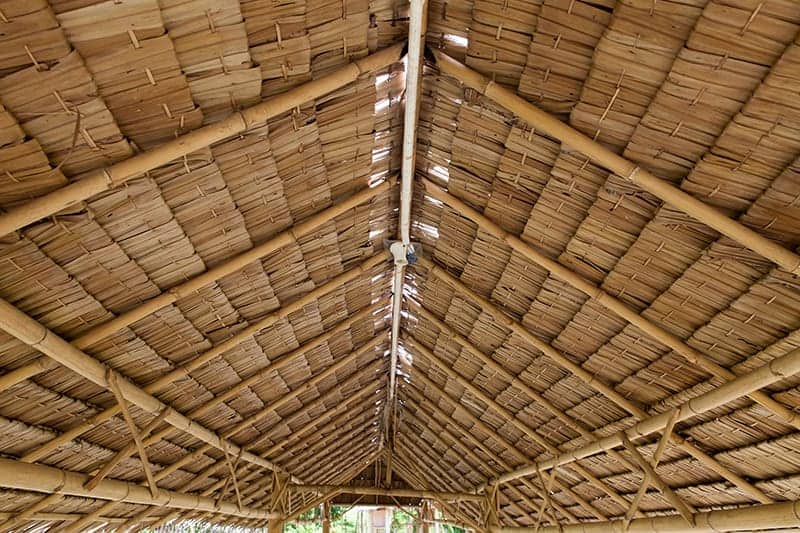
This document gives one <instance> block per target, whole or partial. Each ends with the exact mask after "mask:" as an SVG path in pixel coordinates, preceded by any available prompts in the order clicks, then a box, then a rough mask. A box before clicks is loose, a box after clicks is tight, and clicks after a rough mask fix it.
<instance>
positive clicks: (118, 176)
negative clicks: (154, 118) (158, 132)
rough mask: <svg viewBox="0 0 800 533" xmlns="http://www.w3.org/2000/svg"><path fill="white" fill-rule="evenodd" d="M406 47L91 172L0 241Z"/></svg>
mask: <svg viewBox="0 0 800 533" xmlns="http://www.w3.org/2000/svg"><path fill="white" fill-rule="evenodd" d="M404 48H405V43H400V44H397V45H394V46H391V47H388V48H384V49H383V50H380V51H378V52H375V53H374V54H371V55H368V56H367V57H364V58H362V59H358V60H356V61H353V62H352V63H349V64H348V65H345V66H344V67H342V68H340V69H338V70H336V71H334V72H332V73H330V74H328V75H325V76H322V77H320V78H317V79H315V80H312V81H309V82H307V83H305V84H303V85H300V86H298V87H295V88H294V89H291V90H289V91H286V92H285V93H282V94H280V95H277V96H275V97H273V98H270V99H269V100H267V101H265V102H261V103H260V104H256V105H254V106H252V107H248V108H247V109H244V110H242V111H239V112H235V113H233V114H232V115H230V116H229V117H227V118H226V119H224V120H222V121H220V122H216V123H214V124H210V125H208V126H204V127H202V128H199V129H196V130H194V131H192V132H189V133H187V134H185V135H181V136H180V137H177V138H176V139H174V140H172V141H169V142H167V143H164V144H162V145H160V146H158V147H156V148H153V149H152V150H148V151H146V152H142V153H139V154H137V155H135V156H133V157H130V158H128V159H126V160H124V161H120V162H119V163H115V164H113V165H111V166H108V167H106V168H104V169H101V170H98V171H95V172H92V173H91V174H89V175H88V176H85V177H83V178H81V179H80V180H79V181H76V182H74V183H71V184H70V185H67V186H65V187H62V188H60V189H57V190H55V191H53V192H51V193H48V194H45V195H44V196H40V197H38V198H36V199H34V200H31V201H29V202H26V203H24V204H22V205H20V206H18V207H15V208H13V209H10V210H9V211H8V212H7V213H5V214H4V215H2V216H0V236H2V235H6V234H8V233H11V232H12V231H16V230H18V229H20V228H22V227H24V226H27V225H28V224H31V223H33V222H36V221H37V220H41V219H43V218H47V217H48V216H50V215H52V214H54V213H58V212H59V211H61V210H62V209H66V208H68V207H70V206H73V205H76V204H78V203H79V202H82V201H83V200H86V199H87V198H91V197H92V196H94V195H96V194H99V193H101V192H103V191H106V190H109V189H112V188H114V187H117V186H119V185H122V184H123V183H125V182H126V181H128V180H130V179H131V178H134V177H136V176H139V175H141V174H143V173H145V172H147V171H150V170H153V169H154V168H156V167H159V166H161V165H163V164H165V163H168V162H170V161H173V160H175V159H178V158H179V157H182V156H184V155H186V154H189V153H191V152H194V151H196V150H200V149H201V148H205V147H207V146H210V145H212V144H214V143H215V142H218V141H222V140H224V139H227V138H228V137H232V136H234V135H237V134H239V133H242V132H244V131H246V130H248V129H250V128H252V127H255V126H258V125H260V124H263V123H264V122H266V121H267V120H269V119H270V118H273V117H276V116H278V115H280V114H281V113H284V112H286V111H290V110H292V109H294V108H295V107H298V106H300V105H301V104H304V103H306V102H309V101H312V100H315V99H316V98H318V97H320V96H323V95H325V94H328V93H330V92H333V91H335V90H336V89H339V88H340V87H343V86H345V85H347V84H348V83H351V82H353V81H355V80H357V79H358V78H359V77H360V76H361V75H363V74H366V73H369V72H373V71H375V70H378V69H381V68H384V67H387V66H389V65H391V64H392V63H395V62H397V61H399V60H400V57H401V54H402V53H403V50H404Z"/></svg>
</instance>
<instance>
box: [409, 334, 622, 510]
mask: <svg viewBox="0 0 800 533" xmlns="http://www.w3.org/2000/svg"><path fill="white" fill-rule="evenodd" d="M402 339H403V341H404V343H406V344H408V346H409V348H410V351H411V352H412V353H414V352H417V353H420V354H421V355H423V356H424V357H425V359H427V360H428V361H429V362H430V363H431V364H432V365H433V366H434V367H436V368H438V369H439V370H440V371H441V372H443V373H444V374H446V375H447V376H449V377H450V379H453V380H455V381H456V383H458V384H459V385H461V386H462V387H464V389H465V390H467V391H468V392H469V393H470V394H472V395H473V396H475V397H476V398H477V399H478V400H480V401H481V402H482V403H484V404H486V405H487V406H488V407H491V408H492V409H493V410H495V411H496V412H498V413H500V415H501V418H503V419H504V420H506V421H508V422H509V423H510V424H513V425H514V426H515V427H516V428H517V429H518V430H519V431H520V432H521V433H522V434H523V435H526V436H527V437H528V438H529V439H531V440H532V441H534V442H535V443H537V444H538V445H539V446H541V447H542V448H543V449H544V450H545V452H547V453H549V454H551V455H558V454H559V452H560V450H558V449H557V448H556V447H555V446H553V445H551V444H550V443H548V442H547V441H546V440H545V439H544V438H543V437H542V436H541V435H539V434H538V433H536V432H534V431H533V430H532V429H531V428H529V427H528V426H526V425H525V424H523V423H522V422H521V421H520V420H519V419H518V418H517V417H516V416H514V415H513V413H511V412H510V411H509V410H508V409H506V408H505V407H503V406H501V405H500V404H499V403H497V402H496V401H494V400H493V399H492V398H490V397H489V395H488V394H485V393H484V392H483V391H481V390H480V389H479V388H478V387H476V386H475V385H473V384H472V383H471V382H470V381H469V380H467V379H466V378H464V377H463V376H461V375H460V374H459V373H458V372H456V371H455V370H454V369H452V368H451V367H450V366H448V365H446V364H445V363H444V362H443V361H442V360H441V359H440V358H439V357H437V356H436V354H435V353H433V351H431V350H430V349H429V348H428V347H427V346H424V345H423V344H421V343H420V342H419V341H418V340H417V339H416V338H414V337H413V336H412V335H403V336H402ZM498 437H499V435H498ZM503 442H508V441H507V439H503ZM508 443H509V444H511V442H508ZM572 466H573V467H575V470H576V471H577V472H578V474H579V475H581V476H583V477H584V478H586V479H587V480H589V481H590V482H591V480H592V479H595V480H596V481H598V483H600V484H601V485H604V484H603V483H601V482H600V481H599V480H597V478H595V477H594V476H592V474H591V473H589V472H588V471H586V469H584V468H583V467H582V466H580V465H572ZM556 487H557V488H558V489H559V490H560V491H561V492H563V493H564V494H566V495H567V496H569V497H570V498H572V499H573V500H574V501H575V502H577V503H578V505H580V506H581V507H583V508H584V509H585V510H586V511H588V512H589V513H591V514H593V515H594V516H595V517H597V518H598V519H600V520H606V519H607V517H606V516H605V515H604V514H603V513H602V512H600V511H599V510H598V509H595V508H594V507H592V506H591V505H590V504H589V503H588V502H587V501H586V500H584V499H583V498H582V497H580V496H579V495H577V494H576V493H575V492H574V491H573V490H572V489H571V488H570V487H568V486H566V485H564V484H562V483H561V482H558V481H557V482H556ZM598 488H599V487H598Z"/></svg>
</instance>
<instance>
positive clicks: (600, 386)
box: [417, 256, 772, 503]
mask: <svg viewBox="0 0 800 533" xmlns="http://www.w3.org/2000/svg"><path fill="white" fill-rule="evenodd" d="M417 264H418V265H421V266H424V267H425V268H427V269H429V271H431V272H433V273H434V274H435V275H436V276H437V277H439V278H440V279H441V280H443V281H444V282H445V283H448V284H449V285H451V286H452V287H453V288H455V289H456V290H457V291H458V292H460V293H462V294H464V295H466V296H467V297H468V298H469V299H470V300H471V301H472V302H474V303H476V304H477V305H479V306H480V307H481V309H483V310H484V311H486V312H487V313H489V314H491V315H492V316H493V317H494V318H495V320H497V321H498V322H500V323H501V324H502V325H503V326H505V327H506V328H508V329H509V330H511V332H513V333H514V334H516V335H518V336H519V337H520V338H522V339H523V340H524V341H525V342H527V343H528V344H530V345H531V346H533V347H534V348H535V349H537V350H539V351H540V352H542V353H543V354H544V355H546V356H547V357H549V358H550V359H551V360H552V361H553V362H555V363H556V364H558V365H559V366H560V367H561V368H563V369H565V370H567V371H568V372H570V373H572V374H573V375H574V376H576V377H577V378H578V379H580V380H581V381H583V382H584V383H585V384H586V385H588V386H589V387H591V388H593V389H594V390H596V391H598V392H599V393H600V394H602V395H603V396H605V397H606V398H608V399H609V400H611V401H612V402H614V403H615V404H616V405H618V406H619V407H621V408H622V409H624V410H626V411H627V412H629V413H631V414H632V415H633V416H634V417H636V418H637V419H639V420H642V419H644V418H646V417H647V413H646V412H645V410H644V409H643V408H642V407H640V406H639V405H638V404H637V403H635V402H632V401H631V400H629V399H627V398H625V397H624V396H622V395H621V394H620V393H618V392H617V391H616V390H614V388H613V387H611V386H609V385H608V384H607V383H605V382H603V381H602V380H599V379H597V378H596V377H595V376H593V375H592V374H590V373H589V372H587V371H586V370H585V369H584V368H583V367H582V366H580V365H578V364H576V363H574V362H572V361H571V360H570V359H569V358H567V356H566V355H564V354H563V353H561V352H560V351H559V350H557V349H556V348H554V347H553V346H551V345H550V344H548V343H546V342H544V341H543V340H541V339H540V338H539V337H537V336H536V335H533V334H532V333H531V332H530V331H528V330H527V328H526V327H525V326H523V325H522V324H521V323H519V322H518V321H517V320H515V319H513V318H511V317H510V316H508V315H506V314H505V313H504V312H503V311H501V310H500V309H499V308H498V307H497V306H496V305H494V304H493V303H492V302H490V301H489V300H488V299H486V298H484V297H483V296H481V295H480V294H478V293H477V292H475V291H473V290H472V289H470V288H469V287H467V286H466V285H465V284H464V283H463V282H462V281H461V280H459V279H457V278H455V277H454V276H453V275H451V274H450V273H449V272H447V271H446V270H444V269H443V268H441V267H439V266H437V265H436V264H434V263H433V262H432V261H431V260H430V259H428V258H427V257H425V256H420V257H419V260H418V262H417ZM670 439H671V440H672V441H674V442H675V443H676V444H677V445H678V446H680V447H681V448H682V449H683V450H684V451H686V452H687V453H689V454H690V455H691V456H692V457H694V458H695V459H697V460H698V461H700V462H701V463H702V464H703V465H705V466H707V467H708V468H710V469H711V470H713V471H714V472H716V473H718V474H719V475H720V476H722V477H724V478H725V479H727V480H728V481H730V482H731V483H733V484H734V485H736V486H737V487H739V488H740V489H741V490H742V492H744V493H745V494H747V495H748V496H750V497H751V498H753V500H755V501H757V502H761V503H771V502H772V499H771V498H769V496H767V495H766V494H764V492H763V491H761V490H760V489H758V488H757V487H755V486H754V485H753V484H752V483H750V482H749V481H747V480H746V479H744V478H743V477H742V476H740V475H738V474H736V473H735V472H732V471H731V470H730V469H728V468H727V467H725V466H723V465H722V464H720V463H719V461H717V460H716V459H714V458H713V457H711V456H710V455H708V454H707V453H706V452H704V451H702V450H701V449H700V448H698V447H697V446H695V445H694V444H692V443H690V442H688V441H686V440H685V439H683V437H681V436H680V435H677V434H676V433H673V434H672V435H671V436H670Z"/></svg>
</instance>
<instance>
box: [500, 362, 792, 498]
mask: <svg viewBox="0 0 800 533" xmlns="http://www.w3.org/2000/svg"><path fill="white" fill-rule="evenodd" d="M798 372H800V348H797V349H795V350H792V351H790V352H789V353H787V354H786V355H783V356H781V357H778V358H777V359H774V360H772V361H770V362H769V363H767V364H765V365H764V366H762V367H760V368H758V369H756V370H754V371H752V372H750V373H748V374H745V375H743V376H741V377H740V378H738V379H736V380H735V381H729V382H727V383H725V384H723V385H721V386H720V387H718V388H717V389H715V390H712V391H709V392H706V393H705V394H701V395H700V396H697V397H695V398H692V399H691V400H689V401H688V402H685V403H684V404H683V405H681V406H680V407H676V408H675V410H677V413H678V414H677V415H675V413H674V412H673V411H665V412H663V413H661V414H658V415H655V416H651V417H649V418H646V419H645V420H642V421H641V422H639V423H637V424H636V425H634V426H633V427H631V428H629V429H627V430H625V431H624V432H619V433H615V434H614V435H610V436H608V437H605V438H603V439H600V440H598V441H595V442H591V443H589V444H586V445H585V446H581V447H580V448H578V449H575V450H571V451H569V452H567V453H563V454H561V455H559V456H557V457H553V458H551V459H546V460H544V461H540V462H538V463H536V464H535V465H532V466H528V467H525V468H521V469H519V470H516V471H514V472H510V473H508V474H504V475H502V476H500V477H499V478H497V482H499V483H505V482H507V481H510V480H512V479H517V478H519V477H524V476H530V475H533V474H535V473H537V472H538V471H540V470H547V469H550V468H555V467H557V466H561V465H565V464H569V463H571V462H573V461H577V460H579V459H582V458H584V457H590V456H592V455H596V454H598V453H603V452H605V451H607V450H612V449H614V448H616V447H618V446H624V442H625V439H626V438H627V439H630V440H633V439H637V438H639V437H645V436H647V435H650V434H651V433H656V432H658V431H662V430H664V429H665V428H667V427H668V426H669V425H671V424H676V423H678V422H682V421H684V420H688V419H690V418H692V417H693V416H697V415H700V414H703V413H705V412H707V411H710V410H712V409H716V408H717V407H720V406H723V405H725V404H727V403H730V402H732V401H734V400H737V399H739V398H741V397H742V396H745V395H747V394H749V393H750V392H751V391H753V390H757V389H760V388H762V387H768V386H770V385H772V384H774V383H777V382H778V381H780V380H782V379H785V378H788V377H791V376H793V375H795V374H797V373H798ZM673 417H674V422H673Z"/></svg>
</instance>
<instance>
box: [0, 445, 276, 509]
mask: <svg viewBox="0 0 800 533" xmlns="http://www.w3.org/2000/svg"><path fill="white" fill-rule="evenodd" d="M88 479H89V478H88V476H86V475H85V474H80V473H78V472H70V471H67V470H61V469H59V468H53V467H50V466H43V465H33V464H29V463H23V462H21V461H15V460H11V459H1V458H0V486H2V487H6V488H10V489H15V490H27V491H32V492H42V493H45V494H62V495H66V496H77V497H81V498H95V499H101V500H114V501H121V502H124V503H133V504H138V505H155V506H160V507H171V508H175V509H193V510H201V511H208V512H211V513H215V514H224V515H230V516H241V517H245V518H262V519H269V518H273V517H274V515H272V514H271V513H267V512H265V511H263V510H261V509H255V508H252V507H245V508H243V509H241V510H240V509H239V508H238V507H237V506H236V505H234V504H231V503H228V502H221V503H220V504H219V505H217V502H215V501H214V500H212V499H211V498H206V497H203V496H198V495H196V494H186V493H182V492H175V491H170V490H165V489H159V490H158V494H157V495H156V496H153V495H152V494H150V491H149V490H148V489H147V487H145V486H142V485H137V484H135V483H127V482H123V481H114V480H109V479H105V480H103V481H101V482H100V483H99V484H98V485H97V487H96V488H95V489H94V490H93V491H90V490H88V489H86V488H84V486H83V485H84V484H85V483H86V481H88Z"/></svg>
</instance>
